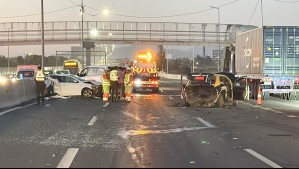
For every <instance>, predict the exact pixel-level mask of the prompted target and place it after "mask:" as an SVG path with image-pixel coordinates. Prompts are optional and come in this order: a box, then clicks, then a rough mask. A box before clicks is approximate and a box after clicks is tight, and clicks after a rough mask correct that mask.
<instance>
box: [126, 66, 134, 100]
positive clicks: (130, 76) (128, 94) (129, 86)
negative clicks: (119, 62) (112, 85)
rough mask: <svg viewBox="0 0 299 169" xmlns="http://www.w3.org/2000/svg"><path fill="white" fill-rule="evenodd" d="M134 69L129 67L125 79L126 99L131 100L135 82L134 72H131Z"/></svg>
mask: <svg viewBox="0 0 299 169" xmlns="http://www.w3.org/2000/svg"><path fill="white" fill-rule="evenodd" d="M131 71H132V69H131V68H130V67H127V69H126V75H125V80H124V85H125V93H126V101H128V102H131V98H132V84H133V74H132V73H131Z"/></svg>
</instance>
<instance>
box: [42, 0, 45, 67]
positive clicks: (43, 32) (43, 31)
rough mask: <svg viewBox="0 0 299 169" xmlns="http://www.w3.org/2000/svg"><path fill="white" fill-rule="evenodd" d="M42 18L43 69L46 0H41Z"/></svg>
mask: <svg viewBox="0 0 299 169" xmlns="http://www.w3.org/2000/svg"><path fill="white" fill-rule="evenodd" d="M41 19H42V65H41V66H42V69H44V56H45V30H44V28H45V27H44V26H45V25H44V0H41Z"/></svg>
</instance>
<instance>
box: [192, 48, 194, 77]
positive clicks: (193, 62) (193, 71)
mask: <svg viewBox="0 0 299 169" xmlns="http://www.w3.org/2000/svg"><path fill="white" fill-rule="evenodd" d="M192 62H193V63H192V73H194V46H193V60H192Z"/></svg>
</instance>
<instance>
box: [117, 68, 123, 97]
mask: <svg viewBox="0 0 299 169" xmlns="http://www.w3.org/2000/svg"><path fill="white" fill-rule="evenodd" d="M124 71H125V70H122V68H120V67H119V68H118V77H119V78H118V93H119V96H118V97H119V99H120V100H125V91H124V89H125V87H124V79H125V72H124Z"/></svg>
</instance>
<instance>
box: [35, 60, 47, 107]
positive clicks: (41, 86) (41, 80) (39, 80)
mask: <svg viewBox="0 0 299 169" xmlns="http://www.w3.org/2000/svg"><path fill="white" fill-rule="evenodd" d="M34 80H35V83H36V93H37V105H39V104H40V100H42V103H43V105H44V104H45V97H44V94H45V88H46V84H45V80H46V76H45V74H44V72H43V70H42V67H41V66H38V71H37V72H36V75H35V77H34Z"/></svg>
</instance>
